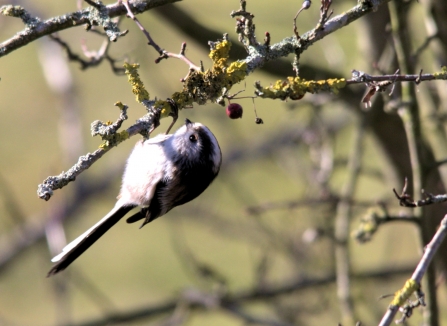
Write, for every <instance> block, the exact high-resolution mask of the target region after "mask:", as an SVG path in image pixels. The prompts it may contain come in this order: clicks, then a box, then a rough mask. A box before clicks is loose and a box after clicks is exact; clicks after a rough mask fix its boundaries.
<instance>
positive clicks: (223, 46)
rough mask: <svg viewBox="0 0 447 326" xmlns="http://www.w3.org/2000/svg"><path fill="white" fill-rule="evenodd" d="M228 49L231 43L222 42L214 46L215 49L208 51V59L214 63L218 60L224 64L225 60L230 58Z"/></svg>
mask: <svg viewBox="0 0 447 326" xmlns="http://www.w3.org/2000/svg"><path fill="white" fill-rule="evenodd" d="M230 49H231V42H230V41H227V40H224V41H222V42H220V43H217V44H216V46H215V48H214V49H213V50H211V51H210V54H209V57H210V58H211V60H213V61H214V62H217V61H219V60H222V61H225V62H226V60H227V59H228V57H229V56H230ZM223 64H225V63H223Z"/></svg>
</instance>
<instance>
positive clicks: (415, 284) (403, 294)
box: [379, 215, 447, 326]
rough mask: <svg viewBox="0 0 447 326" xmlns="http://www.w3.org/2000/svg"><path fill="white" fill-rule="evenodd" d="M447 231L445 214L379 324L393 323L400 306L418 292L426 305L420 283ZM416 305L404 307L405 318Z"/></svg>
mask: <svg viewBox="0 0 447 326" xmlns="http://www.w3.org/2000/svg"><path fill="white" fill-rule="evenodd" d="M446 233H447V215H445V216H444V218H443V219H442V221H441V225H440V226H439V229H438V231H437V232H436V234H435V235H434V236H433V239H432V240H431V241H430V243H429V244H428V245H427V246H425V248H424V254H423V256H422V258H421V260H420V262H419V264H418V265H417V267H416V269H415V270H414V272H413V275H412V276H411V278H410V279H409V280H407V282H406V284H405V286H404V287H403V288H402V289H401V290H399V291H398V292H396V294H395V295H394V299H393V301H392V302H391V304H390V306H389V308H388V310H387V312H386V313H385V315H384V316H383V318H382V320H381V321H380V324H379V326H388V325H390V324H391V323H392V321H393V319H394V316H395V315H396V313H397V311H398V310H399V308H400V307H402V306H403V305H404V304H405V303H406V302H407V300H408V299H409V298H410V296H411V295H412V294H413V293H414V292H416V293H417V298H418V302H419V303H420V304H422V305H425V303H424V301H423V293H422V291H421V289H420V283H421V280H422V277H423V276H424V274H425V273H426V271H427V269H428V267H429V266H430V262H431V261H432V259H433V257H434V256H435V253H436V251H437V250H438V249H439V246H440V245H441V243H442V241H443V240H444V238H445V235H446ZM414 306H415V304H414V303H410V305H409V306H408V307H405V306H404V307H402V308H403V312H404V317H403V320H402V319H401V321H404V320H405V317H406V316H407V314H411V313H408V309H413V308H414Z"/></svg>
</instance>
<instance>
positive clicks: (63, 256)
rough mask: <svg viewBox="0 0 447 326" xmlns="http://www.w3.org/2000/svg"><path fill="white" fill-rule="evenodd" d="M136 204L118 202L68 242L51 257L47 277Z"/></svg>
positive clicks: (83, 249) (64, 266)
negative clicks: (51, 263) (120, 203)
mask: <svg viewBox="0 0 447 326" xmlns="http://www.w3.org/2000/svg"><path fill="white" fill-rule="evenodd" d="M136 206H137V205H126V206H121V205H119V204H117V205H115V207H114V208H113V209H112V210H111V211H110V212H109V213H108V214H107V215H106V216H104V217H103V218H102V219H101V220H100V221H99V222H98V223H96V224H95V225H93V226H92V227H91V228H90V229H88V230H87V231H86V232H84V233H83V234H82V235H80V236H79V237H77V238H76V239H75V240H73V241H72V242H70V243H69V244H68V245H66V246H65V248H64V249H63V250H62V252H61V253H60V254H59V255H57V256H55V257H54V258H53V259H51V261H52V262H54V263H56V264H55V265H54V266H53V268H51V269H50V271H49V272H48V274H47V277H50V276H52V275H55V274H57V273H59V272H60V271H62V270H64V269H65V268H67V267H68V266H69V265H70V264H71V263H72V262H73V261H74V260H75V259H76V258H78V257H79V256H80V255H81V254H82V253H83V252H84V251H86V250H87V249H88V248H89V247H90V246H91V245H92V244H94V243H95V242H96V240H98V239H99V238H100V237H101V236H102V235H103V234H104V233H106V232H107V231H108V230H109V229H110V228H111V227H112V226H114V225H115V224H116V223H117V222H118V221H119V220H120V219H121V218H122V217H123V216H124V215H126V214H127V212H129V211H130V210H131V209H132V208H134V207H136Z"/></svg>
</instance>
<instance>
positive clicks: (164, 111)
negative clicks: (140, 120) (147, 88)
mask: <svg viewBox="0 0 447 326" xmlns="http://www.w3.org/2000/svg"><path fill="white" fill-rule="evenodd" d="M154 107H156V108H159V109H161V111H160V118H166V117H167V116H169V114H170V113H171V105H170V104H169V103H168V102H167V101H164V100H158V101H156V102H155V103H154Z"/></svg>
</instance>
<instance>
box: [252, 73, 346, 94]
mask: <svg viewBox="0 0 447 326" xmlns="http://www.w3.org/2000/svg"><path fill="white" fill-rule="evenodd" d="M345 86H346V80H345V79H344V78H341V79H327V80H316V81H315V80H309V81H307V80H305V79H302V78H300V77H287V79H286V80H278V81H276V82H275V83H274V84H273V85H271V86H269V87H261V86H260V85H258V86H257V89H258V94H259V96H261V97H264V98H273V99H275V98H280V99H283V100H285V99H287V98H290V99H292V100H299V99H301V98H302V97H303V96H304V95H305V94H306V93H312V94H313V93H318V92H320V91H331V92H332V93H334V94H337V93H338V90H339V89H340V88H343V87H345Z"/></svg>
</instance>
